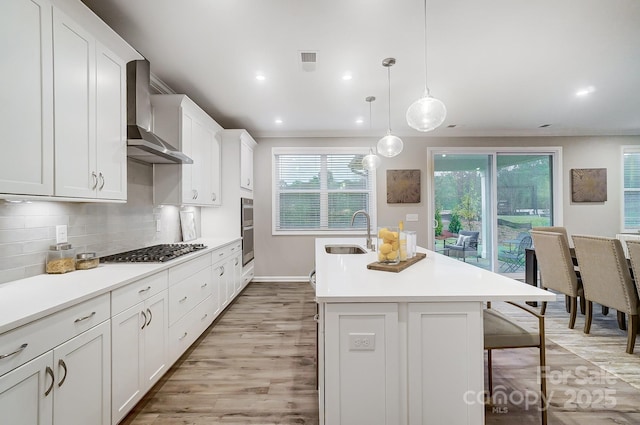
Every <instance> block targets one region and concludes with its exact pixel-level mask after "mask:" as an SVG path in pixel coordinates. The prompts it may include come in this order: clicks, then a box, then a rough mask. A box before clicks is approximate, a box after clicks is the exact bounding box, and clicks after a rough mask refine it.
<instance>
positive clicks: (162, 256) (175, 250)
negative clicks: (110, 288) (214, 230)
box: [100, 243, 206, 263]
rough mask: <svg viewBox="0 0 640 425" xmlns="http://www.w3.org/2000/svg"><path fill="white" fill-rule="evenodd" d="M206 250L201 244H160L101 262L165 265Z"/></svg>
mask: <svg viewBox="0 0 640 425" xmlns="http://www.w3.org/2000/svg"><path fill="white" fill-rule="evenodd" d="M205 248H206V246H205V245H203V244H201V243H197V244H178V243H176V244H160V245H153V246H148V247H146V248H140V249H134V250H132V251H126V252H121V253H118V254H113V255H108V256H106V257H102V258H101V259H100V261H101V262H104V263H164V262H165V261H169V260H173V259H174V258H178V257H180V256H181V255H185V254H190V253H192V252H195V251H199V250H201V249H205Z"/></svg>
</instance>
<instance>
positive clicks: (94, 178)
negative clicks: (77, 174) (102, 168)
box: [91, 171, 98, 190]
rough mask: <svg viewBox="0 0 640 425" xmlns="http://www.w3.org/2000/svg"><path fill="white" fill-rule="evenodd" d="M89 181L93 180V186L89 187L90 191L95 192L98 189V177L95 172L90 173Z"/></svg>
mask: <svg viewBox="0 0 640 425" xmlns="http://www.w3.org/2000/svg"><path fill="white" fill-rule="evenodd" d="M91 179H92V180H93V186H91V190H95V189H96V187H98V176H97V175H96V172H95V171H92V172H91Z"/></svg>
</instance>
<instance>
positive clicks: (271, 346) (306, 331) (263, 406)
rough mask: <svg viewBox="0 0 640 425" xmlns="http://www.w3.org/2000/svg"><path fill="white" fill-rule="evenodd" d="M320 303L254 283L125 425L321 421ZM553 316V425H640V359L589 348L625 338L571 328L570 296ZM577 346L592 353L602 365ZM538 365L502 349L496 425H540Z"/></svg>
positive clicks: (305, 294) (490, 412)
mask: <svg viewBox="0 0 640 425" xmlns="http://www.w3.org/2000/svg"><path fill="white" fill-rule="evenodd" d="M315 309H316V307H315V302H314V294H313V292H312V290H311V288H310V286H309V285H308V284H306V283H251V284H250V285H249V286H248V287H247V289H246V290H245V291H244V292H243V293H242V294H241V295H240V296H239V297H238V298H237V300H236V302H235V303H234V304H233V305H232V306H231V307H230V308H228V309H227V311H226V312H225V313H224V315H223V316H221V317H220V318H219V319H218V320H217V321H216V323H215V324H214V326H213V327H211V328H209V330H208V331H207V332H205V334H204V335H203V337H201V338H200V339H199V340H198V341H197V342H196V343H195V344H194V346H192V348H191V349H189V351H187V353H185V355H184V356H183V357H182V358H181V359H180V360H179V361H178V362H177V363H176V365H174V366H173V367H172V368H171V370H170V371H169V372H168V373H167V374H166V375H165V376H164V377H163V379H162V380H161V382H159V383H158V384H157V385H156V386H155V387H154V388H153V390H152V391H151V392H150V393H149V394H147V396H145V398H144V399H143V400H142V401H141V402H140V403H139V404H138V406H136V408H135V409H134V411H133V412H131V413H130V414H129V415H128V416H127V417H126V418H125V419H124V421H123V422H122V424H125V425H205V424H206V425H215V424H247V425H249V424H262V425H271V424H318V402H317V397H318V394H317V391H316V377H315V364H314V362H315V352H316V335H315V329H316V328H315V326H316V324H315V322H314V321H313V316H314V314H315V311H316V310H315ZM613 313H614V314H613V315H612V316H611V315H610V317H613V320H614V321H615V312H613ZM547 314H548V319H547V326H546V328H547V332H548V334H549V335H550V337H549V338H548V345H547V350H548V351H547V362H548V365H549V371H550V375H551V376H550V377H551V379H550V382H549V385H548V389H549V403H550V407H549V424H550V425H556V424H557V425H574V424H576V425H577V424H580V425H606V424H618V425H620V424H636V425H637V424H640V390H639V389H638V388H636V387H634V386H632V385H630V384H629V383H628V382H627V380H629V381H633V379H632V378H633V377H636V378H637V377H638V375H639V374H640V367H638V365H639V364H640V363H636V361H637V360H639V359H640V356H639V355H637V354H635V355H632V356H631V357H629V355H624V356H623V355H621V353H618V352H616V353H615V355H614V354H610V355H609V357H610V359H611V361H609V362H604V363H607V365H605V366H607V369H605V368H603V367H601V366H603V365H602V364H597V363H598V358H600V359H603V358H606V357H607V355H606V354H605V352H609V351H611V350H617V347H610V346H609V345H610V344H611V343H609V344H607V345H606V346H605V347H604V348H602V349H591V350H589V348H588V346H587V348H584V347H585V345H586V344H587V343H588V344H589V345H591V344H592V343H596V342H597V341H598V340H597V339H594V338H598V337H600V336H601V337H603V338H605V339H606V338H608V339H609V340H611V339H614V340H615V344H618V341H617V339H616V338H614V337H608V336H607V335H609V334H608V333H607V331H606V329H603V328H602V327H601V326H602V325H601V324H600V325H598V326H600V327H594V328H592V336H590V337H585V336H584V335H583V334H582V330H581V328H579V326H578V325H577V326H576V329H574V330H569V329H566V324H567V322H568V316H567V315H566V313H563V304H562V303H561V302H560V301H559V302H557V303H552V305H550V307H549V310H548V313H547ZM564 319H566V320H564ZM596 319H597V318H596ZM596 319H594V325H595V324H596ZM523 320H526V318H523ZM607 320H608V319H607ZM580 326H581V325H580ZM594 331H595V332H594ZM556 339H558V340H562V342H561V343H560V344H563V345H564V344H567V347H568V348H569V349H567V348H564V347H563V346H562V345H560V344H559V343H556V342H554V341H555V340H556ZM622 339H623V341H622V343H623V344H624V336H622ZM615 344H614V345H615ZM638 345H639V348H638V351H639V352H640V344H638ZM572 347H579V348H580V350H582V351H590V352H591V354H592V356H591V357H592V361H590V360H589V358H588V357H589V356H586V357H587V358H585V357H581V356H580V355H577V354H575V353H574V352H572V351H570V350H571V349H572ZM623 353H624V349H623V350H622V354H623ZM629 360H632V361H629ZM537 361H538V360H537V351H536V350H534V349H519V350H505V351H500V352H495V355H494V385H495V388H496V396H499V395H501V396H503V397H502V398H496V399H494V401H495V403H494V405H493V406H487V408H486V412H487V414H486V424H518V425H527V424H539V423H540V417H539V412H538V411H537V406H538V404H537V402H538V400H539V399H538V398H537V394H538V393H537V389H538V383H537V381H536V377H537V375H536V367H537ZM593 361H595V362H596V363H594V362H593ZM600 363H603V362H600ZM615 370H618V371H624V373H616V372H614V371H615ZM639 381H640V380H639ZM525 397H526V398H527V399H525ZM354 425H370V424H354ZM442 425H456V424H442Z"/></svg>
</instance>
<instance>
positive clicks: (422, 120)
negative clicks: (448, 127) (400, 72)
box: [407, 0, 447, 131]
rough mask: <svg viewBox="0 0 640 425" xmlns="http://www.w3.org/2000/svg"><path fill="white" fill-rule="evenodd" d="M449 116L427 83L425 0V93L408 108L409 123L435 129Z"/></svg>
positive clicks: (422, 129)
mask: <svg viewBox="0 0 640 425" xmlns="http://www.w3.org/2000/svg"><path fill="white" fill-rule="evenodd" d="M446 117H447V108H446V107H445V106H444V103H442V102H441V101H440V100H438V99H436V98H435V97H432V96H431V93H430V92H429V86H428V85H427V0H424V94H423V95H422V97H421V98H420V99H418V100H416V101H415V102H413V103H412V104H411V106H409V109H407V124H409V126H410V127H411V128H414V129H416V130H418V131H431V130H435V129H436V128H438V127H439V126H440V124H442V123H443V122H444V119H445V118H446Z"/></svg>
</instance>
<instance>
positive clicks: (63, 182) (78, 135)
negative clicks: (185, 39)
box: [0, 0, 141, 201]
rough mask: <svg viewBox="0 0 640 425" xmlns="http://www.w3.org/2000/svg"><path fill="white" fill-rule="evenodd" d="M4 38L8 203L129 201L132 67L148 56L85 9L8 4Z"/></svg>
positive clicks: (1, 189) (49, 3)
mask: <svg viewBox="0 0 640 425" xmlns="http://www.w3.org/2000/svg"><path fill="white" fill-rule="evenodd" d="M0 32H2V37H1V38H0V39H1V40H2V41H0V54H2V57H3V58H4V59H5V60H3V62H2V64H1V65H0V69H1V70H2V75H3V78H4V79H5V81H7V82H8V84H6V87H5V90H3V91H2V95H1V96H2V101H3V103H4V104H5V105H11V107H10V108H6V109H7V111H6V112H5V113H3V114H2V116H1V117H0V124H2V129H3V130H2V131H3V137H2V139H1V140H0V146H1V147H3V148H4V149H5V150H6V151H7V152H11V153H12V154H11V155H3V156H2V158H0V194H10V195H26V196H53V197H61V198H75V199H81V200H83V201H92V200H115V201H123V200H126V198H127V157H126V118H127V117H126V62H127V61H129V60H133V59H140V58H141V57H140V54H139V53H137V52H136V51H135V50H133V49H132V48H131V47H130V46H129V45H128V44H127V43H126V42H125V41H124V40H122V39H121V38H120V37H119V36H118V35H117V34H116V33H115V32H113V30H111V29H110V28H109V27H108V26H107V25H106V24H105V23H104V22H102V21H101V20H100V19H99V18H98V17H97V16H95V15H94V14H93V12H91V11H90V10H89V9H88V8H86V6H84V5H83V4H82V3H81V2H79V1H72V0H6V1H2V2H0ZM9 82H10V84H9ZM18 100H19V101H18Z"/></svg>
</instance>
